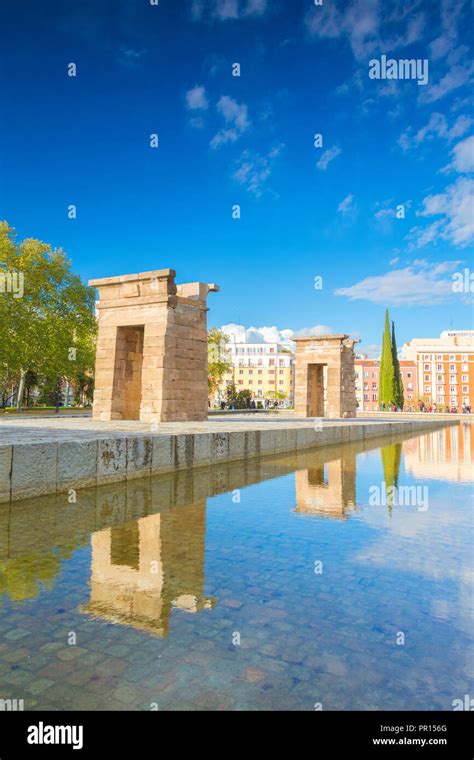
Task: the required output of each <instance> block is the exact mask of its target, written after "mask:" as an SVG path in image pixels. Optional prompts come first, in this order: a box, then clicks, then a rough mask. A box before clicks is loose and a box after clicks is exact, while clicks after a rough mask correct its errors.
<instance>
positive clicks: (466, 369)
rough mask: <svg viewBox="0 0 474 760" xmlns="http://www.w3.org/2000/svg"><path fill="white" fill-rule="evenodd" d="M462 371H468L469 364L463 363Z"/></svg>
mask: <svg viewBox="0 0 474 760" xmlns="http://www.w3.org/2000/svg"><path fill="white" fill-rule="evenodd" d="M462 371H463V372H468V366H467V364H463V365H462Z"/></svg>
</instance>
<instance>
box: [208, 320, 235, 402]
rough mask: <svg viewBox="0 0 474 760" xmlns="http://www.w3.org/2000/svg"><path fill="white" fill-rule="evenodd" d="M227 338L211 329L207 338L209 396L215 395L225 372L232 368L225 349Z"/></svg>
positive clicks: (220, 332) (218, 331) (214, 328)
mask: <svg viewBox="0 0 474 760" xmlns="http://www.w3.org/2000/svg"><path fill="white" fill-rule="evenodd" d="M228 341H229V338H228V336H227V335H226V334H225V333H223V332H222V330H218V329H217V327H213V328H212V329H211V330H209V333H208V336H207V367H208V369H207V373H208V376H207V383H208V388H209V396H212V395H213V394H214V393H216V391H217V389H218V388H219V385H220V384H221V382H222V379H223V377H224V375H225V373H226V372H228V371H229V370H230V369H231V368H232V361H231V358H230V354H229V352H228V350H227V348H226V343H228Z"/></svg>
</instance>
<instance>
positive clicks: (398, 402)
mask: <svg viewBox="0 0 474 760" xmlns="http://www.w3.org/2000/svg"><path fill="white" fill-rule="evenodd" d="M392 358H393V368H394V404H395V406H397V407H399V408H400V409H403V404H404V401H405V399H404V396H403V380H402V373H401V370H400V361H399V358H398V349H397V341H396V338H395V322H392Z"/></svg>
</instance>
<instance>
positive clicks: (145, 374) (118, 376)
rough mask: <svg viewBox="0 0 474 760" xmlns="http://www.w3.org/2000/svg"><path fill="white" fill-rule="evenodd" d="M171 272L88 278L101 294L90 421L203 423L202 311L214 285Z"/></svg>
mask: <svg viewBox="0 0 474 760" xmlns="http://www.w3.org/2000/svg"><path fill="white" fill-rule="evenodd" d="M175 276H176V272H175V271H174V270H173V269H159V270H156V271H153V272H142V273H141V274H127V275H121V276H119V277H108V278H104V279H100V280H90V282H89V285H90V286H91V287H94V288H97V289H98V291H99V301H98V303H97V310H98V315H99V334H98V340H97V355H96V367H95V372H96V374H95V391H94V404H93V418H94V419H95V420H141V421H142V422H150V423H152V422H173V421H184V422H185V421H188V420H198V421H199V420H206V419H207V410H208V400H207V399H208V385H207V305H206V299H207V295H208V293H209V292H216V291H218V290H219V288H218V287H217V285H214V284H211V285H208V284H205V283H202V282H193V283H187V284H185V285H176V284H175Z"/></svg>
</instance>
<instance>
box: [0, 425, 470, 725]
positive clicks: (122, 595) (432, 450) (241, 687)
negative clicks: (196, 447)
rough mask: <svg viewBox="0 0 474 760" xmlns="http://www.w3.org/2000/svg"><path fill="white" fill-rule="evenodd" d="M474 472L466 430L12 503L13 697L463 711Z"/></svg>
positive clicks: (81, 705)
mask: <svg viewBox="0 0 474 760" xmlns="http://www.w3.org/2000/svg"><path fill="white" fill-rule="evenodd" d="M473 458H474V428H472V427H471V426H470V425H469V424H461V425H459V427H454V428H447V429H444V430H441V431H438V432H433V433H429V434H427V435H422V436H418V437H415V438H413V437H412V438H409V439H402V438H392V439H391V440H390V441H387V440H385V441H378V442H377V441H372V442H370V443H369V444H367V445H364V444H362V443H361V444H352V445H347V446H342V447H340V446H338V447H329V448H327V449H326V450H325V451H323V452H321V451H318V450H313V451H306V452H303V453H300V454H298V455H293V456H290V457H286V456H279V457H277V458H275V459H273V460H269V459H264V460H256V461H253V462H252V461H250V462H247V463H237V464H235V463H234V464H227V465H219V466H214V467H211V468H203V469H199V470H195V471H194V472H182V473H178V474H176V475H169V476H162V477H159V478H154V479H152V480H148V479H147V480H140V481H135V482H131V483H128V484H125V483H120V484H116V485H114V486H108V487H102V488H99V489H91V490H85V491H79V492H78V493H77V501H76V503H68V497H67V495H60V496H56V497H45V498H41V499H35V500H31V501H25V502H22V503H14V504H13V505H2V506H1V507H0V593H1V608H0V699H17V700H19V699H23V700H24V709H25V710H35V709H54V710H68V709H80V710H81V709H82V710H103V709H109V710H127V709H128V710H129V709H132V710H150V709H159V710H178V709H184V710H193V709H199V710H249V709H251V710H263V709H270V710H285V709H289V710H314V709H321V708H322V709H323V710H331V709H335V710H371V709H380V710H412V709H421V710H433V709H441V710H451V709H453V708H452V703H453V700H455V699H463V698H464V695H465V694H473V693H474V690H473V685H472V676H473V671H474V660H473V650H472V641H471V636H470V628H471V625H472V554H471V547H472V537H473V522H472V461H473ZM415 486H416V487H417V488H415ZM408 487H410V488H408Z"/></svg>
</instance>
